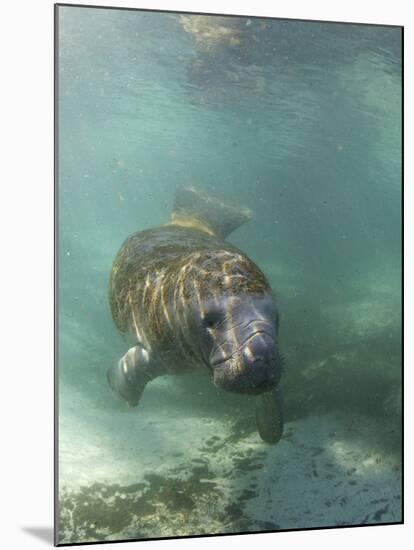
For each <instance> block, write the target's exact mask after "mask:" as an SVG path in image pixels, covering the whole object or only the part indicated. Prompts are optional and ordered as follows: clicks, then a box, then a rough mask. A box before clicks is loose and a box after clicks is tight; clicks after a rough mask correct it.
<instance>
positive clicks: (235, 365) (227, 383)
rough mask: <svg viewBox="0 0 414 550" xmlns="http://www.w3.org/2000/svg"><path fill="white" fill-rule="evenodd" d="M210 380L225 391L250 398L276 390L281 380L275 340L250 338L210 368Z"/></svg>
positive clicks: (259, 335) (259, 336) (265, 336)
mask: <svg viewBox="0 0 414 550" xmlns="http://www.w3.org/2000/svg"><path fill="white" fill-rule="evenodd" d="M213 380H214V383H215V384H216V385H217V386H218V387H220V388H221V389H223V390H225V391H230V392H236V393H245V394H251V395H257V394H260V393H263V392H268V391H270V390H272V389H273V388H275V387H276V386H277V384H278V383H279V380H280V360H279V355H278V353H277V347H276V341H275V338H273V337H272V336H271V335H269V334H266V333H262V332H258V333H255V334H253V335H252V336H251V337H250V338H249V339H248V340H247V341H246V342H244V343H243V344H242V345H241V346H240V347H239V348H238V349H237V350H236V351H235V352H234V353H233V354H232V355H231V356H230V357H229V358H227V359H225V360H224V361H222V362H220V363H218V364H216V365H213Z"/></svg>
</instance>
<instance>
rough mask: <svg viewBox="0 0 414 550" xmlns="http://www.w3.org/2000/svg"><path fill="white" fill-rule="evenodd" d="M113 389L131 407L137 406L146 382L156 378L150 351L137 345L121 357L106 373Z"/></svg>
mask: <svg viewBox="0 0 414 550" xmlns="http://www.w3.org/2000/svg"><path fill="white" fill-rule="evenodd" d="M106 378H107V380H108V384H109V385H110V387H111V388H112V390H113V391H114V392H115V393H116V394H117V395H118V396H120V397H121V398H122V399H124V400H125V401H126V402H127V403H128V405H130V406H131V407H136V406H137V405H138V402H139V400H140V397H141V395H142V392H143V391H144V388H145V386H146V384H147V383H148V382H149V381H150V380H152V379H153V378H155V376H154V375H153V374H152V371H151V364H150V359H149V353H148V351H147V350H146V349H145V348H144V347H142V346H140V345H137V346H135V347H133V348H131V349H129V350H128V351H127V353H126V354H125V355H123V356H122V357H121V359H120V360H119V361H118V364H117V365H114V366H113V367H111V368H110V369H108V371H107V373H106Z"/></svg>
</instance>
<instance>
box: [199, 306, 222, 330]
mask: <svg viewBox="0 0 414 550" xmlns="http://www.w3.org/2000/svg"><path fill="white" fill-rule="evenodd" d="M220 318H221V315H220V311H218V310H210V311H207V312H206V313H205V315H204V317H203V325H204V326H205V327H206V328H213V327H214V326H215V325H217V323H218V322H219V321H220Z"/></svg>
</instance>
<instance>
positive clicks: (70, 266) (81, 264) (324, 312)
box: [58, 7, 401, 543]
mask: <svg viewBox="0 0 414 550" xmlns="http://www.w3.org/2000/svg"><path fill="white" fill-rule="evenodd" d="M58 125H59V128H58V142H59V147H58V243H59V257H58V284H59V293H58V299H59V315H58V351H59V363H58V372H59V425H60V430H59V473H60V497H61V507H60V508H61V509H60V529H59V530H58V538H59V540H60V542H66V543H67V542H82V541H92V540H119V539H137V538H138V539H139V538H153V537H160V536H182V535H194V534H203V533H204V534H205V533H207V534H210V533H214V534H219V533H224V532H250V531H257V530H275V529H276V530H277V529H292V528H304V527H320V526H327V525H338V524H341V525H344V524H345V525H350V524H352V525H355V524H362V523H381V522H385V523H387V522H398V521H400V519H401V510H400V500H399V498H398V497H399V494H400V482H399V463H400V433H399V429H400V414H401V413H400V400H401V397H400V395H401V392H400V383H401V380H400V374H401V372H400V369H401V29H400V28H397V27H381V26H378V27H374V26H362V25H361V26H358V25H349V24H328V23H316V22H296V21H282V20H270V19H252V18H235V17H230V18H224V17H223V18H217V17H211V18H206V17H204V16H202V17H195V16H188V15H186V16H180V15H179V14H171V13H168V14H166V13H155V12H140V11H130V10H125V11H120V10H105V9H89V8H72V7H60V8H59V9H58ZM182 184H191V185H194V184H195V185H198V186H200V187H202V188H204V189H206V190H207V191H208V192H209V193H210V194H212V195H216V196H219V197H220V198H223V199H225V200H228V201H230V202H231V203H232V204H236V205H244V206H248V207H249V208H251V209H252V210H253V211H254V213H255V217H254V219H253V220H251V221H249V222H248V223H246V224H245V225H243V226H242V227H240V228H239V229H238V230H237V231H235V232H234V233H233V234H232V235H231V236H230V237H229V241H231V242H232V243H233V244H236V245H237V246H239V247H240V248H242V250H243V251H244V252H245V253H246V254H247V255H249V257H250V258H251V259H252V260H254V261H255V262H256V263H257V264H258V265H259V266H260V267H261V268H262V270H263V271H264V272H265V274H266V275H267V277H268V280H269V282H270V284H271V285H272V288H273V290H274V292H275V294H276V296H277V300H278V304H279V310H280V314H281V326H280V342H281V348H282V352H283V354H284V356H285V359H286V370H285V373H284V380H283V386H284V395H285V417H286V418H285V420H286V423H287V424H286V426H287V428H286V429H287V434H288V435H287V437H286V439H282V441H281V442H280V444H279V445H278V446H276V447H272V448H271V450H269V448H268V447H266V445H265V444H264V443H261V442H260V441H259V440H258V439H257V437H258V436H256V434H255V433H254V426H252V422H251V417H252V414H253V412H252V411H253V410H254V409H253V408H252V407H253V405H252V400H251V399H250V398H247V397H241V396H237V395H231V394H224V393H223V392H220V391H219V390H218V389H216V388H215V387H214V386H213V385H212V383H211V381H210V380H208V378H206V379H204V378H200V377H191V376H185V377H176V378H167V379H162V380H160V381H159V382H158V381H155V382H154V383H152V384H151V385H150V386H149V387H148V389H147V390H146V392H145V395H144V398H143V402H142V404H140V406H139V408H138V409H136V410H135V409H134V410H126V409H125V408H124V407H123V406H122V404H121V403H119V402H118V401H116V399H115V398H113V396H112V395H111V393H110V391H109V389H108V387H107V385H106V379H105V372H106V370H107V368H108V367H109V366H111V365H112V364H114V362H115V361H117V360H118V359H119V357H120V356H121V355H122V354H123V353H125V351H126V350H127V345H126V343H125V342H124V340H123V339H122V337H121V336H120V335H119V334H118V333H117V331H116V328H115V325H114V324H113V322H112V319H111V315H110V310H109V305H108V300H107V286H108V278H109V273H110V270H111V265H112V261H113V258H114V256H115V254H116V252H117V250H118V249H119V247H120V245H121V244H122V242H123V241H124V239H125V238H126V237H127V236H128V235H129V234H131V233H133V232H135V231H138V230H140V229H146V228H150V227H155V226H158V225H161V224H163V223H166V222H167V221H168V220H169V216H170V212H171V208H172V203H173V199H174V192H175V189H176V188H177V186H179V185H182ZM338 415H339V417H340V419H341V420H340V426H341V428H338V430H337V431H335V430H336V429H334V428H333V427H332V426H333V424H332V425H331V422H334V420H332V419H335V418H339V417H338ZM192 419H194V420H193V424H191V422H192ZM197 422H198V424H197ZM306 422H310V423H311V425H312V429H313V430H315V437H314V439H315V442H316V441H318V442H319V443H315V445H316V447H315V448H321V449H322V451H321V453H329V452H330V451H329V450H330V449H335V452H336V453H339V450H338V449H339V448H341V449H342V447H341V444H342V442H344V441H349V440H350V438H351V435H353V436H355V441H359V443H358V445H359V447H358V445H357V443H355V442H354V443H355V445H356V446H357V447H358V449H362V448H364V451H363V452H364V453H366V457H367V458H366V460H368V461H369V460H371V459H372V460H373V462H372V464H373V466H372V468H371V467H369V468H368V470H369V475H368V473H367V472H368V470H367V472H365V471H364V472H359V471H357V474H358V475H357V474H355V475H357V479H354V478H353V477H352V476H353V475H354V473H352V472H351V470H352V464H351V465H349V463H347V466H346V468H345V466H343V464H342V463H340V460H339V458H338V456H339V455H338V454H336V455H335V456H336V462H335V461H334V464H333V466H331V467H329V466H328V464H329V463H331V462H329V461H328V458H327V460H326V462H324V465H323V466H321V469H320V470H319V474H318V476H319V477H320V476H322V477H323V478H324V479H327V480H328V481H329V480H331V479H332V483H333V482H335V483H339V482H342V477H341V476H343V477H344V479H345V477H346V476H351V477H352V479H351V481H350V482H349V483H350V486H351V489H352V487H353V485H354V484H355V485H356V487H357V488H358V490H360V491H362V492H363V491H364V487H365V488H366V487H368V486H369V489H366V491H365V492H368V493H369V496H370V499H369V500H368V501H367V502H369V503H371V504H370V506H371V507H372V511H371V509H370V508H369V506H368V504H366V503H364V506H362V509H361V512H360V513H359V512H358V513H355V514H354V515H352V514H350V510H351V508H352V507H353V505H352V502H354V503H355V498H354V496H355V495H354V496H353V495H352V494H350V495H349V498H348V500H347V502H346V503H342V504H341V501H340V499H339V497H338V500H337V501H335V499H333V502H332V503H330V504H329V505H328V504H325V506H326V514H325V516H324V515H312V514H311V511H312V510H311V511H310V512H309V514H310V515H309V519H305V517H304V516H301V517H298V518H297V519H295V516H294V515H292V516H291V517H290V516H289V517H288V516H286V517H285V516H283V514H281V512H280V509H281V508H283V505H286V506H287V503H286V502H282V503H279V504H278V505H277V506H276V504H274V501H273V500H270V501H266V502H267V504H266V506H265V502H264V500H263V499H264V498H265V497H264V496H263V492H261V489H260V487H261V486H262V485H261V484H262V483H263V480H264V479H265V478H266V479H269V480H273V481H272V483H274V484H275V486H277V484H282V485H283V488H284V491H285V492H286V495H287V496H286V499H287V500H289V503H290V505H291V506H292V509H294V508H295V505H299V499H300V498H301V492H302V493H303V494H305V493H306V490H308V489H309V491H310V493H311V491H312V490H313V488H312V487H313V486H311V485H309V486H308V485H307V486H306V487H303V485H302V486H301V487H300V489H299V490H298V487H297V486H294V480H293V478H294V476H295V474H294V470H293V473H292V471H289V472H286V473H285V475H284V476H282V475H281V476H280V477H278V478H277V479H276V477H277V476H276V473H275V472H273V470H272V468H273V469H274V470H275V471H276V467H275V466H272V464H273V465H274V464H275V462H274V460H277V456H278V453H279V456H282V454H283V453H285V452H286V453H287V454H286V457H287V460H288V461H289V460H290V459H289V456H290V455H289V452H290V451H288V450H287V448H288V444H289V443H288V441H289V433H292V434H294V435H293V436H292V437H295V438H296V439H295V441H296V445H297V447H295V448H296V449H297V450H298V453H299V454H298V455H297V456H298V457H299V458H298V459H297V462H295V461H293V463H294V464H295V465H296V466H294V467H296V468H298V469H302V467H301V465H304V466H303V467H304V468H305V465H306V464H308V465H309V464H310V463H309V454H308V455H306V453H304V455H303V460H302V459H301V458H300V456H301V455H300V449H301V448H303V446H304V445H305V443H304V442H303V441H301V436H300V434H301V433H302V432H301V431H300V429H301V426H305V425H306V426H307V425H308V424H306ZM290 423H291V424H290ZM149 425H151V426H152V428H151V430H152V431H151V433H149V432H148V431H145V430H147V427H148V426H149ZM182 426H188V429H186V430H181V431H180V430H178V432H177V433H178V435H177V436H176V437H172V434H174V433H175V432H176V431H177V429H178V428H181V427H182ZM191 426H193V427H194V430H195V432H196V433H193V432H191ZM204 429H205V433H204V431H203V430H204ZM209 430H210V431H209ZM341 430H342V431H341ZM367 431H368V432H369V434H370V438H369V443H367V439H364V437H363V434H365V433H366V432H367ZM332 433H337V434H338V435H337V436H336V437H337V439H336V440H335V441H334V442H333V440H332V437H334V436H331V435H330V434H332ZM143 434H145V436H144V435H143ZM154 434H155V435H154ZM295 434H296V435H295ZM339 434H342V435H339ZM151 437H154V438H155V439H156V442H155V439H154V440H153V439H151ZM212 437H216V438H217V440H216V441H215V440H214V439H212ZM191 438H195V439H194V441H195V440H196V438H198V439H197V445H198V447H197V449H199V455H197V456H191V460H189V455H188V453H189V450H188V449H192V440H191ZM361 441H364V443H361ZM137 442H139V445H138V443H137ZM246 442H250V443H249V445H250V447H249V446H247V447H246V445H247V443H246ZM354 443H353V445H354ZM84 445H85V448H84ZM220 445H221V447H220ZM301 445H302V447H301ZM355 445H354V446H353V447H352V449H356V448H357V447H355ZM361 445H362V447H361ZM131 446H132V447H134V449H135V448H137V449H138V450H137V451H136V452H135V451H134V453H132V455H131V456H130V454H128V452H129V451H128V449H129V448H130V447H131ZM283 446H285V447H283ZM305 447H306V445H305ZM120 449H121V451H120ZM122 449H125V452H124V451H122ZM160 449H161V450H162V453H161V451H160ZM278 449H280V450H278ZM118 452H119V453H120V454H117V453H118ZM312 452H315V453H316V451H312ZM341 452H342V451H341ZM344 452H345V451H344ZM349 452H351V451H349ZM352 452H354V451H352ZM358 452H360V451H359V450H355V453H357V454H355V456H359V455H358ZM361 452H362V451H361ZM160 453H161V457H160ZM220 453H222V454H220ZM269 453H271V455H270V454H269ZM372 453H374V454H372ZM345 455H346V453H345ZM345 455H344V456H345ZM374 455H375V457H376V458H374ZM144 456H145V460H144V458H143V457H144ZM283 456H284V455H283ZM295 456H296V455H295ZM323 456H325V455H323ZM341 456H342V455H341ZM350 456H351V455H350ZM352 456H354V455H352ZM361 456H362V455H361ZM364 456H365V455H364ZM82 457H84V459H82ZM217 457H220V460H219V461H218V462H220V461H223V460H224V459H225V458H227V457H229V460H230V458H231V460H230V465H229V468H230V470H231V473H230V472H227V471H224V472H223V473H222V477H220V479H219V477H218V473H217V472H218V471H219V470H218V469H217V468H218V465H216V464H215V462H214V460H216V459H217ZM272 457H273V458H272ZM378 457H380V458H378ZM377 459H378V460H379V461H380V462H381V461H382V463H383V464H388V462H387V461H390V462H389V471H388V470H386V468H385V466H384V471H382V473H381V475H382V476H383V477H381V476H380V474H379V473H378V472H379V469H378V468H380V467H379V466H378V464H379V462H375V461H376V460H377ZM197 460H198V466H197ZM257 460H259V463H260V467H255V464H256V465H257V464H258V462H257ZM350 460H351V462H352V457H351V459H350ZM111 461H112V462H111ZM240 461H241V462H240ZM243 461H244V462H243ZM112 463H113V470H111V464H112ZM344 464H345V463H344ZM367 464H371V463H370V462H367ZM376 465H377V466H376ZM342 466H343V470H342V469H341V468H342ZM197 467H198V469H197ZM309 467H310V466H309ZM336 467H338V468H339V469H335V473H334V474H330V473H329V471H330V470H329V468H336ZM126 470H128V471H126ZM235 472H236V475H235V474H234V473H235ZM320 472H322V473H320ZM341 472H342V473H341ZM348 472H351V474H349V473H348ZM390 472H391V473H390ZM392 472H393V473H392ZM273 473H275V476H276V477H274V476H273ZM374 474H375V475H374ZM330 475H333V478H330V477H329V476H330ZM387 475H390V476H391V477H387ZM246 476H252V477H251V478H248V482H247V481H246V479H247V477H246ZM266 476H267V477H266ZM272 476H273V477H272ZM289 476H292V478H290V477H289ZM358 476H359V477H358ZM364 476H365V477H364ZM384 476H385V477H384ZM311 477H312V475H311V474H310V478H309V479H311ZM319 477H318V479H319ZM206 479H207V482H206V481H205V480H206ZM223 479H224V480H225V481H223ZM384 479H385V480H386V483H385V482H384ZM226 480H231V483H230V482H228V483H227V481H226ZM245 481H246V482H245ZM314 481H315V480H314ZM328 481H327V483H328ZM351 482H352V483H351ZM354 482H355V483H354ZM226 483H227V485H226ZM290 483H291V485H289V484H290ZM304 483H308V482H307V481H306V480H305V481H304ZM309 483H310V482H309ZM318 483H319V481H318ZM364 483H365V484H368V485H364ZM384 483H385V486H386V487H387V489H384V487H383V484H384ZM322 486H323V485H322V483H320V484H319V488H320V487H322ZM391 486H392V487H391ZM223 487H224V488H223ZM246 487H247V488H246ZM327 490H328V489H327ZM388 490H389V491H391V493H392V495H391V493H390V495H388V493H387V491H388ZM249 491H250V493H249ZM105 493H106V495H107V496H106V497H105ZM385 493H387V494H385ZM111 496H112V499H111ZM104 497H105V498H104ZM371 497H372V498H371ZM266 498H267V497H266ZM269 498H270V497H269ZM343 498H345V497H343ZM254 499H255V500H254ZM381 499H383V500H382V501H381ZM253 501H254V502H255V503H256V504H255V508H256V509H258V507H259V508H260V506H261V505H262V504H263V506H264V509H266V510H267V511H268V512H266V513H268V516H266V517H262V516H261V517H260V518H259V519H257V518H254V517H253V516H254V514H253V513H252V512H251V511H250V512H249V503H250V504H251V502H253ZM262 501H263V502H262ZM324 502H325V501H324ZM326 502H330V501H329V499H328V500H327V501H326ZM85 503H86V504H85ZM259 505H260V506H259ZM273 506H274V511H273ZM367 506H368V509H367ZM88 510H91V512H88ZM219 510H220V511H219ZM363 510H365V512H364V513H363ZM384 510H385V511H384ZM328 512H329V513H328ZM264 514H265V512H263V515H264Z"/></svg>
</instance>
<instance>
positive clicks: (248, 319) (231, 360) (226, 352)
mask: <svg viewBox="0 0 414 550" xmlns="http://www.w3.org/2000/svg"><path fill="white" fill-rule="evenodd" d="M208 256H209V257H208V258H201V260H202V262H201V266H202V267H201V268H200V265H199V266H198V268H197V267H195V266H193V267H194V269H192V270H191V277H190V278H189V279H188V280H187V297H188V299H187V301H186V304H187V307H186V315H185V322H184V323H183V326H185V327H186V328H185V329H184V334H185V339H186V342H187V345H188V346H189V347H191V349H192V352H193V354H194V355H196V356H197V357H199V358H200V359H201V360H202V362H203V363H204V364H206V365H207V367H208V368H209V369H210V371H211V373H212V376H213V381H214V383H215V385H216V386H218V387H219V388H221V389H223V390H226V391H230V392H236V393H245V394H260V393H263V392H267V391H270V390H271V389H273V388H274V387H276V386H277V384H278V383H279V380H280V375H281V358H280V355H279V351H278V337H277V332H278V312H277V309H276V304H275V300H274V297H273V295H272V292H271V289H270V287H269V285H268V283H267V281H266V279H265V277H264V275H263V273H262V272H261V271H260V270H259V268H258V267H257V266H256V265H255V264H254V263H253V262H251V261H250V260H249V259H248V258H246V257H245V256H243V255H241V254H237V253H232V252H228V251H225V252H222V253H220V252H216V253H215V255H214V253H211V252H210V253H209V255H208ZM198 263H199V262H198ZM202 273H204V276H202Z"/></svg>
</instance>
